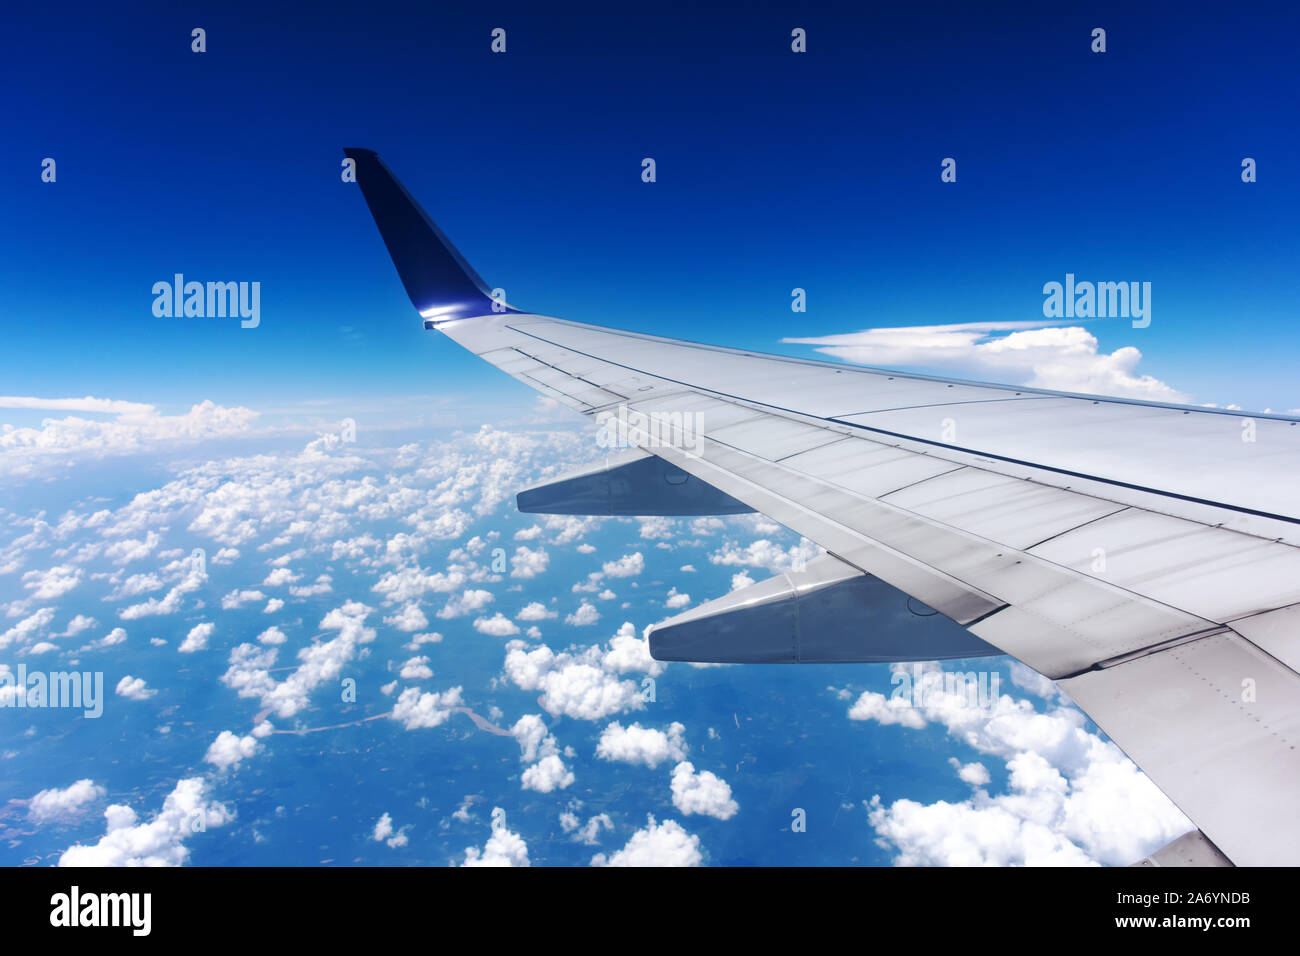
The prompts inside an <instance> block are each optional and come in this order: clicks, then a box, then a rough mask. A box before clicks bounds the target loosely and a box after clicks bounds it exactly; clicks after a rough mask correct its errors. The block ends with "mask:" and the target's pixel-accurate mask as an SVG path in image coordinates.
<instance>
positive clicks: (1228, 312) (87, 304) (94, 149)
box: [0, 2, 1300, 420]
mask: <svg viewBox="0 0 1300 956" xmlns="http://www.w3.org/2000/svg"><path fill="white" fill-rule="evenodd" d="M450 6H451V5H444V4H436V5H435V4H419V5H411V8H410V9H408V5H405V4H402V5H395V4H389V3H382V2H370V3H365V4H356V3H349V4H346V5H344V4H331V3H320V4H309V5H300V6H296V7H295V8H293V9H287V8H286V9H276V8H275V7H276V5H274V4H267V5H263V4H249V5H246V6H245V5H239V4H219V5H206V4H184V3H180V4H178V3H166V4H163V3H156V4H138V5H134V6H132V7H130V8H121V9H114V8H111V7H106V6H104V5H102V4H94V5H90V4H87V5H80V4H66V5H65V4H55V5H39V6H37V5H32V6H31V7H29V8H28V9H27V10H24V11H22V12H15V11H13V10H12V9H11V10H9V11H7V12H6V14H5V15H4V19H5V23H4V28H3V30H0V79H2V80H3V83H4V88H5V89H6V90H7V91H8V92H7V95H6V105H7V107H8V108H7V109H6V110H5V117H4V133H5V143H6V147H5V149H4V150H3V151H0V182H2V183H3V185H2V186H0V210H3V221H4V224H5V227H6V228H5V229H4V239H3V242H4V250H3V253H4V254H3V257H2V258H0V270H2V283H3V290H4V294H3V296H2V297H0V323H2V324H3V332H4V340H5V347H4V349H3V351H0V382H2V383H3V384H2V385H0V393H3V394H10V395H35V396H43V397H63V396H71V395H77V396H80V395H85V394H88V393H89V394H94V395H96V396H101V397H111V398H117V399H126V400H132V401H142V402H152V403H156V404H159V405H160V406H163V407H164V408H168V409H174V408H177V407H186V406H188V405H189V404H191V403H192V402H195V401H199V400H201V399H205V398H208V399H212V400H214V401H217V402H219V403H222V404H227V405H248V406H250V407H254V408H258V409H272V408H279V407H290V406H293V405H295V404H297V403H299V402H302V401H305V400H310V399H344V400H348V399H357V400H360V399H362V398H368V399H371V400H376V399H377V400H380V402H379V404H380V406H381V407H382V405H383V401H382V400H383V399H386V398H391V399H392V400H394V402H396V400H397V399H399V398H405V397H410V396H417V395H448V394H465V395H470V396H474V397H477V398H479V399H486V400H491V399H492V397H493V396H513V395H514V394H515V392H514V391H512V390H517V391H518V393H519V394H520V395H521V396H522V395H523V394H524V392H525V390H524V389H523V387H522V386H518V385H516V384H515V383H513V382H510V381H509V380H507V379H505V378H504V377H503V376H501V375H500V374H499V373H497V372H495V371H494V370H493V369H491V368H488V367H486V366H482V365H481V364H480V363H477V362H476V361H475V360H473V359H472V358H470V357H469V356H467V355H466V354H464V353H462V352H460V350H459V349H457V348H456V347H455V346H453V345H452V344H451V343H449V342H446V341H443V340H441V339H440V338H438V337H436V336H433V335H431V334H428V335H426V334H424V333H422V332H421V331H420V330H419V325H418V319H417V318H416V316H415V315H414V313H413V311H412V310H411V308H410V306H409V303H408V302H407V300H406V298H405V296H404V294H403V292H402V290H401V287H400V284H399V283H398V280H397V277H396V275H395V273H394V270H393V269H392V266H391V263H390V262H389V261H388V258H387V255H386V254H385V252H384V249H383V246H382V244H381V242H380V240H379V237H378V234H377V232H376V230H375V228H374V225H373V223H372V221H371V220H370V218H369V215H368V213H367V211H366V209H365V205H364V203H363V202H362V200H361V197H360V195H359V193H358V191H357V189H356V187H355V186H352V185H345V184H343V183H341V182H340V180H339V175H338V174H339V163H340V160H341V158H342V157H341V154H340V149H341V147H343V146H363V147H369V148H373V149H376V150H378V151H379V152H380V154H381V155H382V156H383V157H384V158H385V159H386V161H387V162H388V163H389V165H390V166H392V168H393V169H394V170H395V171H396V172H397V174H398V175H399V176H400V177H402V178H403V179H404V180H405V182H406V184H407V186H408V187H409V188H410V189H411V191H412V192H413V193H414V194H415V195H416V196H417V198H419V199H420V201H421V202H422V203H423V205H424V206H425V207H426V208H427V209H428V210H429V212H430V213H431V214H432V215H433V216H434V218H435V219H436V220H437V221H438V222H439V224H440V225H441V226H442V227H443V229H444V230H445V231H446V232H447V234H448V235H449V236H451V237H452V239H453V241H455V242H456V243H457V245H458V246H459V247H460V249H461V251H462V252H463V253H464V254H465V256H466V257H467V258H468V259H469V261H470V262H471V263H473V264H474V265H475V267H476V268H477V269H478V271H479V272H480V273H482V274H483V276H484V277H485V278H486V279H487V280H488V282H489V283H491V284H493V285H501V286H504V287H505V288H506V289H507V291H508V294H509V297H510V300H511V302H512V303H515V304H518V305H520V306H523V307H525V308H530V309H535V310H537V311H541V312H546V313H549V314H553V315H560V316H564V317H566V318H572V319H576V320H580V321H589V322H596V323H600V324H609V325H617V326H622V327H626V328H633V329H638V330H645V331H652V332H656V333H661V334H668V335H678V336H683V337H688V338H693V339H698V340H705V341H713V342H719V343H723V344H731V345H737V346H746V347H751V348H759V349H765V350H770V351H782V350H784V351H790V352H792V353H794V354H810V353H809V352H808V350H807V349H806V348H804V347H800V346H782V345H781V344H780V342H779V340H780V339H781V338H782V337H783V336H789V335H805V336H806V335H823V334H833V333H842V332H848V331H853V330H856V329H860V328H867V327H871V326H882V325H908V324H930V323H941V322H972V321H990V320H1017V319H1034V318H1040V317H1041V304H1042V294H1041V291H1040V290H1041V287H1042V284H1043V283H1044V282H1046V281H1049V280H1053V279H1057V280H1059V279H1061V278H1062V276H1063V275H1064V273H1065V272H1067V271H1073V272H1075V273H1076V274H1078V275H1079V276H1080V277H1081V278H1088V277H1093V278H1097V279H1136V280H1145V281H1150V282H1152V284H1153V290H1154V291H1153V299H1154V321H1153V323H1152V326H1151V327H1150V328H1149V329H1146V330H1142V331H1140V332H1139V331H1135V330H1132V329H1130V328H1129V326H1128V323H1127V322H1126V321H1118V322H1112V323H1095V324H1094V325H1093V326H1092V330H1093V331H1094V332H1095V333H1096V334H1097V335H1098V337H1099V338H1100V339H1101V343H1102V347H1103V348H1104V349H1106V350H1107V351H1110V350H1113V349H1114V348H1117V347H1119V346H1122V345H1128V344H1131V345H1136V346H1138V347H1139V348H1140V349H1141V350H1142V352H1143V353H1144V356H1145V358H1144V361H1143V364H1142V366H1141V370H1142V371H1145V372H1149V373H1151V374H1153V375H1156V376H1157V377H1159V378H1161V379H1163V380H1165V381H1167V382H1169V383H1170V384H1172V385H1174V386H1175V387H1177V388H1180V389H1183V390H1185V391H1188V392H1190V393H1192V394H1193V395H1194V396H1195V398H1196V400H1198V401H1219V402H1227V401H1233V402H1238V403H1240V404H1243V405H1246V406H1248V407H1251V406H1253V407H1264V406H1271V407H1273V408H1275V409H1278V408H1294V407H1296V406H1300V396H1298V395H1297V392H1298V391H1300V389H1297V388H1296V387H1295V385H1294V384H1293V383H1294V378H1295V376H1294V371H1293V370H1294V365H1295V356H1296V354H1297V346H1300V332H1297V331H1296V325H1297V323H1296V321H1295V319H1296V317H1297V307H1296V302H1297V292H1298V291H1300V290H1298V289H1297V285H1298V283H1300V268H1297V265H1298V264H1300V255H1298V253H1300V238H1298V237H1297V215H1296V213H1297V210H1298V209H1300V150H1298V149H1297V144H1298V141H1300V137H1298V135H1297V127H1296V116H1297V115H1300V109H1298V107H1300V95H1298V92H1300V78H1298V77H1300V71H1297V69H1296V57H1295V37H1296V35H1297V27H1298V26H1300V14H1297V12H1296V11H1295V9H1294V7H1293V6H1292V5H1289V4H1281V3H1279V4H1276V5H1252V4H1244V5H1243V4H1234V5H1231V6H1229V5H1226V4H1222V5H1218V6H1216V7H1214V8H1210V7H1205V8H1201V9H1197V8H1196V7H1195V6H1188V5H1186V4H1168V5H1146V4H1144V5H1142V9H1140V10H1133V9H1129V7H1130V6H1131V5H1129V4H1114V5H1108V4H1070V5H1068V6H1067V5H1061V4H1016V5H1005V6H999V5H996V4H995V5H987V4H979V5H976V4H951V5H945V4H938V5H935V4H925V5H909V6H908V7H907V8H906V9H899V10H887V9H881V8H878V7H876V8H872V9H868V8H867V7H866V5H857V4H844V5H831V4H825V5H817V6H815V7H805V8H802V9H800V8H797V7H787V6H783V5H778V4H748V5H743V6H742V5H736V6H724V5H711V6H709V7H707V8H702V9H701V8H687V7H681V8H675V7H673V6H671V5H667V4H659V3H656V4H649V5H621V4H620V5H618V9H617V10H612V9H611V10H610V11H606V12H591V11H588V10H586V9H584V8H580V7H576V6H575V7H567V8H565V7H559V6H556V7H551V6H550V5H546V8H545V9H544V8H543V7H541V6H539V5H537V4H518V5H507V4H488V5H474V6H475V9H474V10H473V12H464V10H465V9H466V8H468V7H469V5H467V4H461V5H455V6H456V7H458V8H459V9H450V8H449V7H450ZM195 26H202V27H204V28H205V29H206V30H207V33H208V52H207V53H205V54H201V55H200V54H194V53H191V52H190V37H189V34H190V30H191V28H193V27H195ZM497 26H500V27H504V28H506V29H507V31H508V44H509V52H508V53H507V54H505V55H504V56H500V55H492V54H491V53H490V52H489V49H488V47H489V32H490V30H491V29H492V28H493V27H497ZM795 26H801V27H804V28H806V29H807V30H808V34H809V52H808V53H807V54H806V55H801V56H796V55H794V54H792V53H791V52H790V51H789V34H790V30H791V28H792V27H795ZM1095 26H1102V27H1105V28H1106V30H1107V32H1108V47H1109V50H1108V52H1107V53H1106V54H1104V55H1095V54H1092V53H1091V52H1090V51H1089V33H1090V31H1091V29H1092V28H1093V27H1095ZM46 156H51V157H54V158H55V159H56V160H57V161H58V182H57V183H56V184H54V185H48V184H43V183H41V182H40V178H39V173H40V165H39V164H40V161H41V159H42V158H43V157H46ZM645 156H652V157H654V158H655V159H656V160H657V162H658V176H659V181H658V182H657V183H655V184H653V185H647V184H644V183H642V182H641V181H640V161H641V159H642V157H645ZM945 156H953V157H956V158H957V160H958V182H957V184H955V185H944V184H941V183H940V182H939V161H940V159H942V158H943V157H945ZM1244 156H1251V157H1254V158H1255V159H1257V160H1258V163H1259V182H1257V183H1255V184H1253V185H1244V184H1242V183H1241V181H1240V175H1239V174H1240V162H1241V159H1242V157H1244ZM175 272H183V273H185V274H186V276H187V277H188V278H192V279H198V280H209V279H212V280H249V281H251V280H257V281H260V282H261V283H262V326H261V327H260V328H259V329H256V330H241V329H239V327H238V323H237V322H235V321H233V320H217V319H213V320H206V319H156V318H154V316H153V315H152V312H151V305H152V301H153V297H152V295H151V293H150V287H151V286H152V284H153V283H154V282H156V281H158V280H164V279H170V277H171V276H172V274H173V273H175ZM795 286H801V287H804V288H806V289H807V290H808V292H809V297H810V298H809V311H808V312H807V314H805V315H794V314H792V313H791V312H790V309H789V296H790V290H791V288H793V287H795ZM8 420H16V418H14V417H13V416H11V417H10V418H9V419H8Z"/></svg>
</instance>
